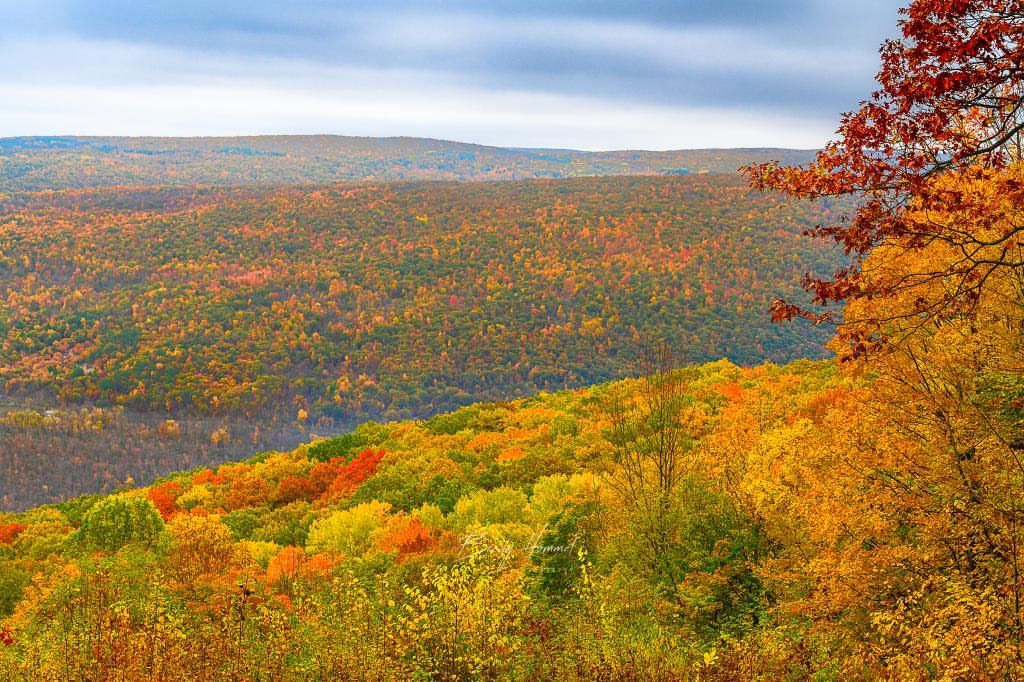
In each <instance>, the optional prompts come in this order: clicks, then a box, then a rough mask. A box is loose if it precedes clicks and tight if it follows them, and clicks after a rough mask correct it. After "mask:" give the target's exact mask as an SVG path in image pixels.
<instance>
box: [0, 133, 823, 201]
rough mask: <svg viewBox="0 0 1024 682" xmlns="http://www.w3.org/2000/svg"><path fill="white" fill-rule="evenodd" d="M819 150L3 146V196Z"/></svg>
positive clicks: (318, 144) (283, 142)
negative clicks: (65, 190)
mask: <svg viewBox="0 0 1024 682" xmlns="http://www.w3.org/2000/svg"><path fill="white" fill-rule="evenodd" d="M813 154H814V152H813V150H795V149H774V148H764V149H685V150H672V151H643V150H622V151H602V152H587V151H577V150H570V149H528V148H505V147H490V146H485V145H478V144H470V143H464V142H451V141H446V140H435V139H428V138H414V137H380V138H378V137H346V136H337V135H268V136H253V137H190V138H170V137H168V138H163V137H76V136H45V137H9V138H0V192H2V193H14V192H26V191H27V192H35V191H45V190H61V189H76V188H92V187H109V186H124V185H195V184H203V185H271V184H295V183H307V182H320V183H322V182H335V181H353V180H374V181H387V180H459V181H473V180H517V179H531V178H567V177H582V176H611V175H687V174H693V173H733V172H735V171H736V169H737V168H739V167H740V166H742V165H745V164H748V163H751V162H756V161H765V160H769V159H777V160H779V161H782V162H784V163H789V164H799V163H804V162H806V161H808V160H810V159H811V157H812V156H813Z"/></svg>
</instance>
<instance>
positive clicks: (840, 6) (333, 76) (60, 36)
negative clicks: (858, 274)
mask: <svg viewBox="0 0 1024 682" xmlns="http://www.w3.org/2000/svg"><path fill="white" fill-rule="evenodd" d="M895 20H896V10H895V6H894V5H893V3H892V2H891V1H889V0H861V1H860V2H857V3H850V2H844V1H839V0H788V1H783V2H764V1H763V0H735V1H733V2H721V1H720V0H719V1H717V2H713V1H711V0H690V1H684V0H677V1H674V2H673V1H667V0H666V1H658V0H633V1H630V2H626V1H613V0H544V1H541V0H449V1H447V2H444V3H443V4H442V3H437V2H431V3H425V2H416V1H415V0H404V1H403V0H377V1H376V2H373V3H372V4H371V3H365V2H354V1H351V0H341V1H336V2H329V1H327V0H292V1H291V2H287V3H284V2H278V1H271V0H247V1H245V2H239V1H237V0H176V2H173V3H171V2H166V1H160V2H152V1H143V0H35V2H32V3H25V2H22V1H21V0H0V60H2V61H0V63H2V64H6V66H0V87H3V86H4V85H5V84H7V85H11V84H16V83H21V84H24V83H34V84H37V83H47V82H49V83H52V84H53V85H54V87H57V86H58V85H69V84H71V85H76V86H92V85H96V86H101V85H104V84H106V85H110V84H121V85H125V84H140V85H141V84H145V85H149V86H153V85H189V84H191V85H203V84H209V83H211V82H235V83H247V84H259V85H260V86H266V87H275V86H276V87H289V88H295V87H307V88H311V89H313V90H315V91H317V92H323V91H324V90H329V89H331V88H339V89H340V91H345V89H346V88H347V87H348V84H349V79H350V78H351V74H352V72H353V71H357V72H359V73H361V74H363V75H364V76H366V78H367V80H368V81H369V82H376V83H378V84H380V85H381V86H382V87H384V86H387V85H388V84H389V83H390V84H391V87H392V88H397V87H404V86H403V85H402V83H403V79H406V78H409V77H410V74H414V79H415V80H417V82H418V83H420V84H423V83H425V82H436V83H438V84H443V85H445V86H446V87H452V88H462V89H464V90H466V91H475V92H496V93H502V92H510V91H516V92H530V93H538V94H546V95H555V96H563V97H575V98H588V99H591V100H597V101H605V102H609V103H614V104H616V105H620V106H648V107H658V108H661V107H668V108H672V107H676V108H703V109H712V108H725V109H731V110H736V111H739V112H755V111H764V112H774V113H775V114H777V115H781V116H790V117H795V118H805V119H814V120H826V119H829V120H831V119H835V118H836V117H837V116H838V114H839V113H840V112H841V111H842V110H844V109H848V108H850V107H851V106H853V105H854V104H855V103H856V102H857V100H858V99H860V98H863V97H864V96H865V95H866V94H868V92H869V91H870V90H871V88H872V85H873V83H872V75H873V72H874V71H875V69H876V65H877V46H878V44H879V43H880V41H881V39H882V38H884V37H885V36H886V35H891V34H892V33H893V32H894V30H895ZM368 74H369V75H368ZM372 74H377V76H376V78H375V77H374V76H373V75H372ZM2 123H3V119H2V116H0V125H2ZM3 132H4V131H3V130H2V128H0V134H3Z"/></svg>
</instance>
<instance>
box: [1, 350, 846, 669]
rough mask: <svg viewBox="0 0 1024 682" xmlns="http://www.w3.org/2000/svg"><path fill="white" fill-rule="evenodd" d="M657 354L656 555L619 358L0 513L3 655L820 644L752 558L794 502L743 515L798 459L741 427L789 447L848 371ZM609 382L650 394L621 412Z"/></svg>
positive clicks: (731, 664) (41, 658)
mask: <svg viewBox="0 0 1024 682" xmlns="http://www.w3.org/2000/svg"><path fill="white" fill-rule="evenodd" d="M663 376H665V377H671V379H669V380H668V384H659V385H658V387H656V388H655V389H654V390H655V391H663V390H665V387H666V386H668V390H669V391H670V393H668V394H666V395H671V396H672V399H673V406H672V407H670V408H668V409H669V411H670V413H671V415H672V419H673V420H674V423H676V424H678V425H683V424H685V425H686V428H687V429H688V433H689V436H688V440H687V442H686V443H684V444H681V445H680V447H679V448H678V450H677V452H676V455H677V456H678V464H679V467H680V472H681V477H680V483H681V485H680V487H679V488H678V489H677V490H676V491H675V493H676V494H677V495H678V497H673V500H672V506H671V522H672V523H673V524H680V525H679V527H678V528H679V530H678V533H675V534H673V537H672V538H671V539H670V541H669V544H668V545H667V546H666V550H667V551H668V554H667V555H666V556H664V557H660V558H659V559H658V561H659V562H660V561H665V562H667V563H665V565H664V566H663V567H653V568H652V564H651V560H652V555H651V553H650V546H649V544H648V541H649V540H650V536H649V533H648V530H647V527H646V526H645V525H644V518H645V517H644V516H643V514H642V513H641V512H640V509H639V507H638V506H637V505H636V498H635V497H624V496H622V495H620V494H619V492H618V491H619V488H618V485H617V484H618V483H621V480H620V479H619V477H618V476H619V475H618V474H617V472H618V471H619V467H620V466H621V463H622V462H621V459H620V457H619V454H618V453H619V451H620V448H621V447H623V446H624V444H625V443H626V441H623V440H622V439H621V436H622V433H623V430H622V428H623V425H627V426H632V427H640V428H641V430H642V429H643V428H647V427H646V426H644V424H647V425H648V426H649V425H650V424H651V423H654V422H652V421H651V420H652V419H654V420H655V421H656V420H657V418H660V417H665V416H667V415H668V414H669V412H658V413H657V414H656V413H654V412H645V411H644V410H645V409H646V406H647V405H648V403H646V402H645V397H649V395H650V394H649V391H650V390H651V388H652V384H651V383H650V381H649V380H627V381H623V382H620V383H617V384H609V385H603V386H598V387H595V388H590V389H580V390H576V391H569V392H559V393H555V394H540V395H537V396H534V397H532V398H527V399H521V400H516V401H511V402H502V403H489V404H480V405H474V406H471V407H466V408H462V409H460V410H458V411H456V412H454V413H450V414H444V415H440V416H437V417H434V418H431V419H429V420H427V421H423V422H398V423H391V424H383V425H381V424H374V423H368V424H365V425H363V426H361V427H359V428H358V429H356V430H355V431H353V432H352V433H350V434H348V435H346V436H342V437H339V438H334V439H329V440H321V441H316V442H313V443H311V444H310V445H307V446H303V447H300V448H299V449H297V450H295V451H293V452H289V453H265V454H263V455H260V456H258V457H256V458H254V459H252V460H249V461H247V462H241V463H234V464H225V465H223V466H220V467H219V468H217V469H214V470H207V469H203V470H197V471H192V472H188V473H184V474H176V475H173V476H170V477H168V478H166V479H164V480H162V481H160V482H158V483H157V484H155V485H153V486H150V487H148V488H145V489H140V490H135V491H128V492H124V493H121V494H118V495H115V496H110V497H97V496H92V497H85V498H80V499H76V500H72V501H70V502H67V503H64V504H60V505H56V506H48V507H41V508H38V509H34V510H30V511H28V512H25V513H22V514H17V515H8V516H6V517H2V518H0V583H2V584H3V585H4V586H5V590H4V591H3V593H4V594H5V598H4V600H3V601H2V602H0V616H4V619H3V620H0V633H2V641H0V672H2V673H3V674H4V675H6V676H8V677H10V678H12V679H14V678H18V677H19V676H22V675H26V674H27V675H30V676H33V677H34V678H35V679H70V678H75V677H81V676H85V677H99V678H105V677H106V676H109V675H113V674H115V671H116V674H118V675H122V676H125V677H127V678H135V677H141V676H145V675H150V676H153V677H155V678H156V679H165V678H167V677H169V676H185V677H188V678H189V679H197V680H201V679H232V678H240V679H246V678H251V679H258V678H265V677H271V678H274V679H322V680H329V679H343V678H351V677H355V678H360V679H408V678H410V677H415V676H431V677H436V678H438V679H461V678H467V677H485V678H507V677H510V676H512V677H517V678H536V677H537V676H541V675H554V676H557V677H558V678H559V679H566V678H577V679H594V678H595V676H602V675H603V676H607V677H614V678H622V677H630V676H632V677H643V678H648V677H650V676H651V675H658V674H660V675H667V676H678V675H684V674H687V671H689V674H697V673H700V674H702V675H715V674H718V675H719V676H723V677H724V676H728V675H729V674H731V673H735V672H736V671H739V670H742V666H743V665H745V663H744V661H745V660H747V659H748V657H749V655H750V648H749V647H761V646H768V647H771V648H770V649H768V650H767V651H766V652H765V653H764V654H763V655H765V656H766V657H774V658H776V659H777V660H776V661H774V662H772V664H773V665H778V666H780V667H779V668H778V669H779V670H782V669H783V667H782V666H783V665H784V664H786V662H787V657H790V660H789V661H788V662H789V663H796V664H798V665H800V666H803V667H802V668H799V669H802V670H806V671H810V670H812V669H815V668H816V667H823V668H825V669H827V667H828V665H829V663H828V661H827V660H824V659H814V658H813V657H809V654H808V653H807V652H804V653H801V649H800V648H799V647H794V641H793V640H792V638H793V637H808V638H809V637H812V636H813V635H812V634H811V629H810V628H809V626H808V624H807V623H806V622H805V621H803V620H802V619H792V618H789V617H786V616H785V615H784V614H785V612H784V610H780V609H779V608H778V604H777V600H779V599H780V598H782V597H783V596H784V595H785V594H786V592H784V590H787V589H793V590H796V592H797V593H798V592H799V591H800V589H802V588H801V587H800V585H803V584H804V583H803V582H801V581H802V580H804V578H796V577H795V576H789V575H785V574H784V573H780V574H778V575H766V574H765V573H763V571H762V568H763V567H766V566H769V565H774V564H773V562H780V561H784V560H787V558H789V559H792V558H793V557H794V556H795V555H796V554H797V553H799V552H801V551H805V550H806V547H807V546H806V545H804V544H801V545H800V546H799V547H797V546H796V540H793V541H787V543H786V544H780V543H779V542H778V541H777V539H776V538H775V537H773V536H770V535H768V531H769V530H770V529H771V528H772V527H771V526H770V524H773V523H779V522H782V521H783V520H792V518H793V517H792V516H790V514H791V513H792V514H797V516H799V514H798V513H797V512H793V511H787V512H786V514H781V515H776V514H773V515H772V516H771V517H764V516H763V515H762V513H763V512H764V511H766V510H768V509H770V508H771V505H773V504H778V503H780V502H782V499H781V498H780V495H783V494H784V493H783V491H782V488H787V486H789V485H795V484H796V483H797V481H795V480H792V481H790V480H787V479H786V478H783V479H779V478H778V477H777V476H772V475H771V474H772V470H774V468H775V467H776V466H777V463H775V462H770V461H768V460H766V459H763V458H760V457H759V456H758V458H755V453H756V452H760V450H761V449H762V448H764V447H768V448H775V451H776V452H784V451H785V450H784V449H785V447H786V445H785V444H786V443H787V442H788V441H789V439H791V438H792V437H793V435H792V434H793V433H794V431H793V430H794V429H797V431H799V432H800V433H801V434H802V435H803V436H805V437H806V436H811V435H812V434H818V433H820V434H821V435H823V434H824V430H825V429H826V428H828V424H829V422H830V420H832V419H834V418H837V417H838V416H839V413H840V412H844V413H845V410H846V408H847V407H848V405H849V404H851V403H852V402H855V397H856V392H857V391H858V390H859V389H858V388H857V387H856V386H855V385H854V384H852V383H851V382H850V381H848V380H846V379H841V378H837V377H836V372H835V368H834V366H833V365H831V364H827V363H810V362H799V363H796V364H793V365H790V366H788V367H783V368H779V367H774V366H770V365H765V366H761V367H758V368H754V369H742V368H740V367H737V366H735V365H732V364H730V363H728V362H724V361H722V362H718V363H714V364H712V365H706V366H704V367H697V368H687V369H683V370H677V371H674V372H672V373H670V374H666V375H663ZM623 401H625V402H627V403H630V404H631V405H634V406H636V407H637V408H638V409H639V410H640V413H641V414H642V416H643V418H641V419H640V420H636V419H635V416H634V414H633V413H632V412H630V413H629V415H628V416H626V417H623V416H622V415H623V414H624V413H621V412H617V411H616V407H615V406H616V405H619V404H622V403H623ZM755 414H756V416H757V422H756V425H753V424H752V423H751V422H750V419H751V418H753V417H754V415H755ZM846 414H848V413H846ZM752 429H753V430H752ZM691 437H692V440H690V438H691ZM626 440H627V441H628V442H630V443H633V444H634V445H635V444H637V443H639V442H641V441H642V440H643V438H642V437H641V436H637V435H635V434H634V435H633V436H632V440H630V438H629V437H627V439H626ZM728 443H735V448H737V450H736V451H734V452H732V453H730V454H731V455H732V457H730V458H727V457H723V453H722V451H721V449H720V448H721V447H722V446H724V445H726V444H728ZM759 443H760V444H759ZM778 448H783V450H779V449H778ZM740 453H745V454H744V455H743V456H740ZM745 458H749V459H745ZM741 462H746V463H747V464H748V465H749V466H750V469H749V470H747V471H744V470H743V468H742V467H741ZM787 466H797V467H802V466H803V465H802V464H800V463H799V462H798V461H795V460H794V461H792V462H790V463H789V464H788V465H787ZM793 475H795V471H794V472H793ZM737 476H738V477H740V478H739V479H738V478H737ZM766 476H767V478H762V477H766ZM740 479H742V481H740ZM726 482H729V484H730V485H724V484H725V483H726ZM737 482H741V485H739V486H738V487H736V486H735V485H734V484H736V483H737ZM765 485H771V486H774V488H772V489H765V488H764V486H765ZM644 494H646V492H644ZM774 511H775V512H778V511H779V510H774ZM790 542H792V544H790ZM802 542H803V540H801V543H802ZM670 579H671V582H669V581H670ZM794 581H795V582H794ZM670 585H672V587H670ZM669 614H673V615H669ZM780 616H781V618H780V620H779V624H778V629H777V630H774V631H773V630H766V629H765V624H766V623H769V622H771V623H775V622H776V621H775V620H774V619H775V618H777V617H780ZM666 617H667V619H666ZM745 635H749V638H748V639H743V637H744V636H745ZM787 647H789V648H788V649H787ZM801 657H803V660H801Z"/></svg>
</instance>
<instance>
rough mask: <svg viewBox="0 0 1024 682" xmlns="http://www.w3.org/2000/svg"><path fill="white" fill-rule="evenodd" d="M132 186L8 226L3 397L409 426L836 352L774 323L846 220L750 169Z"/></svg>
mask: <svg viewBox="0 0 1024 682" xmlns="http://www.w3.org/2000/svg"><path fill="white" fill-rule="evenodd" d="M249 191H250V190H234V189H223V190H220V189H208V190H167V189H152V190H123V191H103V192H68V193H57V194H47V195H46V196H45V197H43V198H40V197H36V198H32V197H28V198H24V197H23V198H22V200H21V201H20V203H16V204H13V205H11V206H10V207H9V208H8V211H7V213H6V215H5V216H4V217H3V218H2V219H0V273H2V279H0V301H2V303H0V339H2V346H0V378H2V380H3V381H4V386H5V389H6V391H7V392H9V393H14V394H18V393H20V394H29V395H43V396H46V395H50V396H57V397H59V398H61V399H63V400H70V401H78V400H89V401H100V402H102V403H108V404H110V403H114V404H127V405H129V406H136V407H144V408H159V409H169V410H178V409H185V410H193V411H194V410H198V411H210V412H222V411H225V410H245V411H249V412H253V411H255V412H260V411H265V410H266V409H268V408H272V409H273V410H275V411H277V413H280V412H281V406H282V405H288V406H290V407H287V408H286V409H285V411H286V412H288V413H290V414H292V415H294V414H298V413H299V410H301V411H302V412H301V414H303V415H306V416H304V417H302V419H306V418H310V419H312V418H316V417H317V416H318V415H329V416H334V417H340V418H343V419H352V418H353V417H362V418H366V417H370V418H381V417H383V418H387V419H393V418H407V417H410V416H421V415H424V414H427V413H431V412H436V411H441V410H446V409H452V408H454V407H457V406H459V405H463V404H467V403H469V402H472V401H474V400H480V399H503V398H506V397H510V396H515V395H524V394H527V393H530V392H533V391H536V390H555V389H561V388H566V387H573V386H580V385H585V384H589V383H594V382H597V381H602V380H607V379H610V378H615V377H619V376H624V375H626V374H628V373H629V372H630V371H632V369H633V366H634V364H635V361H636V359H637V357H638V353H639V350H640V348H641V346H642V344H643V339H646V338H650V337H656V338H660V339H663V340H664V341H665V342H666V343H669V344H671V345H672V346H673V347H674V348H676V349H677V351H678V354H679V357H680V359H681V360H682V361H687V362H699V361H707V360H711V359H715V358H718V357H723V356H727V357H729V358H731V359H733V360H734V361H737V362H740V363H751V362H758V361H761V360H762V359H765V358H769V359H773V360H789V359H792V358H796V357H808V356H810V357H814V356H821V355H822V354H823V352H824V351H823V349H822V343H823V341H824V340H825V332H824V331H823V330H813V329H809V328H807V327H803V328H797V327H792V326H790V327H779V326H772V325H770V324H768V321H767V320H766V319H765V315H764V311H765V310H766V309H767V307H768V305H769V304H770V301H771V300H772V298H774V297H775V296H776V295H778V294H779V293H780V292H781V293H784V294H786V295H792V294H795V293H796V290H797V289H798V286H797V282H798V279H799V276H800V275H801V274H802V273H804V272H805V271H806V270H808V269H810V270H814V271H831V269H833V268H834V266H835V264H836V263H837V262H838V261H837V257H836V255H835V254H834V252H833V251H832V250H830V249H829V248H827V247H823V246H817V247H814V246H812V247H808V246H807V245H806V243H805V242H803V241H802V240H801V239H800V233H801V232H802V231H803V230H805V229H807V228H808V227H810V226H812V225H813V224H814V223H815V221H817V220H819V219H821V217H822V215H823V213H824V214H828V213H829V212H830V209H829V208H828V207H822V206H814V205H804V204H795V203H791V202H787V201H783V200H780V199H779V198H778V197H776V196H771V195H761V194H759V193H754V192H751V191H750V190H748V189H747V188H746V187H744V185H743V184H742V183H741V181H739V180H738V179H737V178H735V177H732V176H701V177H691V178H616V179H602V178H593V179H576V180H557V181H528V182H517V183H481V184H476V183H474V184H451V183H425V184H424V183H420V184H397V185H396V184H386V185H382V184H362V185H339V186H326V187H301V188H279V189H276V190H273V191H269V190H265V189H260V190H251V192H252V194H251V195H250V194H249V193H248V192H249Z"/></svg>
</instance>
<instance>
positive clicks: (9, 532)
mask: <svg viewBox="0 0 1024 682" xmlns="http://www.w3.org/2000/svg"><path fill="white" fill-rule="evenodd" d="M23 530H25V525H24V524H22V523H8V524H4V525H2V526H0V545H9V544H11V543H12V542H14V541H15V540H16V539H17V538H18V536H19V535H21V532H22V531H23Z"/></svg>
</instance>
